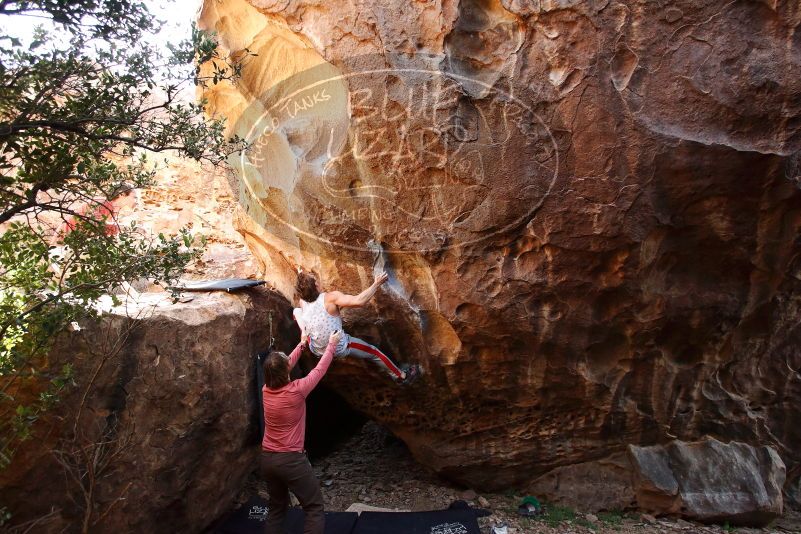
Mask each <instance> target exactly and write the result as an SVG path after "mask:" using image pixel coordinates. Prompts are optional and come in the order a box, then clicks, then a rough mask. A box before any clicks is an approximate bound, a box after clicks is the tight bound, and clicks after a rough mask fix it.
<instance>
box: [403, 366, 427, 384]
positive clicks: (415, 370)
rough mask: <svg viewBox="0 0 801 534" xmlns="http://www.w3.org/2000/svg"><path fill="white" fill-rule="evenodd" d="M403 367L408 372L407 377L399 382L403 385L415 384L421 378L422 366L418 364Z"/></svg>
mask: <svg viewBox="0 0 801 534" xmlns="http://www.w3.org/2000/svg"><path fill="white" fill-rule="evenodd" d="M401 369H402V370H403V372H404V373H406V378H402V379H400V380H398V384H400V385H401V386H409V385H411V384H413V383H414V382H415V381H416V380H417V379H418V378H420V375H421V374H422V373H421V372H420V366H419V365H417V364H413V365H404V366H403V367H401Z"/></svg>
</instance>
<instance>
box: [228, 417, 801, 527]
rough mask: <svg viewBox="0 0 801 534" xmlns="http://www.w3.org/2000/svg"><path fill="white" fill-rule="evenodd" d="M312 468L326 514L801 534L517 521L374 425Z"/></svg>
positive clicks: (781, 523)
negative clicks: (424, 513) (449, 511)
mask: <svg viewBox="0 0 801 534" xmlns="http://www.w3.org/2000/svg"><path fill="white" fill-rule="evenodd" d="M312 466H313V467H314V471H315V473H316V475H317V477H318V478H319V479H320V481H321V484H322V489H323V495H324V498H325V504H326V509H327V510H331V511H343V510H345V509H347V508H348V506H350V505H351V504H353V503H364V504H368V505H370V506H377V507H382V508H394V509H402V510H413V511H418V510H433V509H441V508H447V507H448V505H449V504H450V503H452V502H453V501H455V500H457V499H463V500H467V501H470V503H471V504H472V505H474V506H477V507H481V508H486V509H488V510H490V511H492V515H491V516H489V517H484V518H480V519H479V524H480V526H481V530H482V533H483V534H489V533H490V532H491V527H492V526H493V525H498V524H501V523H505V524H506V525H507V526H508V533H509V534H523V533H526V534H528V533H532V534H583V533H586V534H592V533H599V534H612V533H616V534H619V533H623V534H629V533H636V534H649V533H656V532H659V533H674V532H675V533H679V532H681V533H687V534H689V533H710V534H711V533H724V532H736V533H738V534H756V533H777V534H783V533H786V532H801V513H799V512H796V511H788V512H787V514H786V515H785V516H784V517H782V518H780V519H779V520H777V521H775V522H774V523H773V524H772V525H771V526H770V527H768V528H763V529H752V528H728V529H726V528H725V527H724V526H722V525H701V524H697V523H691V522H687V521H683V520H681V519H674V518H657V519H655V520H654V519H653V518H650V517H643V516H641V515H640V514H638V513H636V512H631V513H625V514H622V513H609V514H597V515H594V514H588V513H583V512H582V511H580V510H570V509H559V510H555V511H554V512H552V514H551V517H549V518H543V519H536V520H532V519H527V518H522V517H520V516H518V515H517V513H516V510H517V505H518V504H519V503H520V500H521V498H522V496H521V495H515V494H514V493H512V492H509V493H507V494H503V493H481V494H476V493H475V492H473V491H471V490H464V489H463V488H462V489H460V488H457V487H455V486H453V485H449V484H448V483H447V482H444V481H442V480H441V479H439V478H437V477H436V476H435V475H434V474H432V473H430V472H429V471H427V470H426V469H425V468H423V467H422V466H421V465H420V464H418V463H416V462H415V461H414V459H413V458H412V456H411V454H410V453H409V451H408V449H406V447H405V446H404V445H403V443H402V442H401V441H399V440H398V439H396V438H394V437H393V436H392V435H391V434H389V432H387V431H386V430H384V429H383V428H381V427H380V426H378V425H377V424H375V423H372V422H368V423H367V424H366V425H364V427H363V428H362V430H361V432H359V433H358V434H356V435H354V436H352V437H351V438H349V439H348V440H347V441H345V442H344V443H343V444H341V445H340V446H339V447H338V448H337V449H336V450H335V451H334V452H333V453H331V454H329V455H327V456H325V457H323V458H319V459H316V460H312ZM254 493H258V494H259V495H261V496H262V497H264V498H267V497H268V493H267V489H266V486H265V484H264V482H263V481H262V480H261V479H260V478H259V476H258V474H257V473H254V474H253V475H252V476H251V477H250V479H249V480H248V482H247V484H246V486H245V487H244V488H243V490H242V492H241V493H240V496H239V502H240V503H241V502H244V501H246V500H247V499H248V497H249V496H251V495H253V494H254ZM558 515H561V518H560V517H557V516H558Z"/></svg>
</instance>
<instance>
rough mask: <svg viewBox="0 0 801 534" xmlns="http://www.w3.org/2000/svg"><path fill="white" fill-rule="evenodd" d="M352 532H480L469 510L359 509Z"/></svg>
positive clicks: (384, 533) (419, 533) (387, 533)
mask: <svg viewBox="0 0 801 534" xmlns="http://www.w3.org/2000/svg"><path fill="white" fill-rule="evenodd" d="M353 534H481V531H480V530H479V527H478V521H476V514H475V512H474V511H473V510H463V509H457V510H433V511H430V512H362V513H361V515H359V520H358V521H357V522H356V528H354V529H353Z"/></svg>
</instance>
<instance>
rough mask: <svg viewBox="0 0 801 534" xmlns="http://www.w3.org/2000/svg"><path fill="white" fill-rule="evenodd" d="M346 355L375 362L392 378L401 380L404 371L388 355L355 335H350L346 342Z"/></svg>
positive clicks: (404, 375)
mask: <svg viewBox="0 0 801 534" xmlns="http://www.w3.org/2000/svg"><path fill="white" fill-rule="evenodd" d="M348 356H355V357H356V358H362V359H365V360H370V361H372V362H375V363H376V365H378V366H379V367H381V368H382V369H384V370H385V371H386V372H387V373H389V375H390V376H391V377H392V378H393V379H394V380H403V379H404V378H405V377H406V373H404V372H403V370H401V368H400V367H398V366H397V365H395V362H393V361H392V360H391V359H390V358H389V356H387V355H386V354H384V353H383V352H381V351H380V350H379V349H378V348H377V347H375V346H373V345H371V344H369V343H367V342H366V341H363V340H361V339H359V338H357V337H353V336H350V343H348Z"/></svg>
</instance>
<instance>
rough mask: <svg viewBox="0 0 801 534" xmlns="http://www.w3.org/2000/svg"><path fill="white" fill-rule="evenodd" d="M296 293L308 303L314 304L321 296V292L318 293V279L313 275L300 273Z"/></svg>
mask: <svg viewBox="0 0 801 534" xmlns="http://www.w3.org/2000/svg"><path fill="white" fill-rule="evenodd" d="M295 291H296V292H297V294H298V296H299V297H300V298H302V299H303V300H305V301H306V302H314V301H315V300H317V297H319V296H320V292H319V291H317V279H316V278H315V277H314V275H313V274H311V273H303V272H302V273H298V283H297V284H295Z"/></svg>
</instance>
